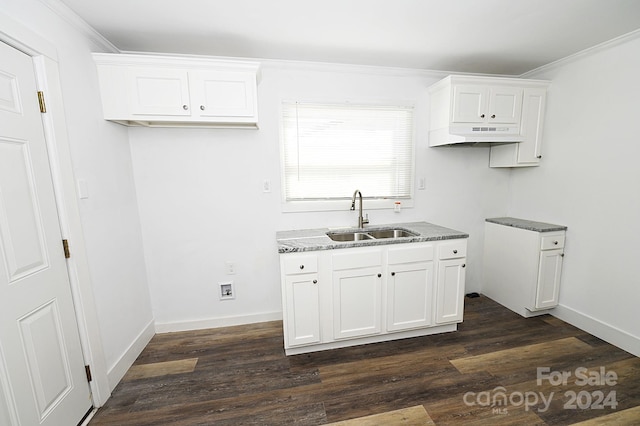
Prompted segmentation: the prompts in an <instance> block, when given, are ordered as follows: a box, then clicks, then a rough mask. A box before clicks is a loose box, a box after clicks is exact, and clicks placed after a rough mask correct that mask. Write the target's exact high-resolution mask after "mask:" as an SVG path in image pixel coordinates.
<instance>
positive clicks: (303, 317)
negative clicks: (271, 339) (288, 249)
mask: <svg viewBox="0 0 640 426" xmlns="http://www.w3.org/2000/svg"><path fill="white" fill-rule="evenodd" d="M281 267H282V270H283V271H284V277H283V286H284V291H283V294H284V295H285V297H286V300H285V302H284V303H285V305H286V306H287V307H288V309H287V310H286V312H285V314H286V315H287V317H286V318H285V319H284V321H283V323H284V325H285V327H284V332H285V335H286V337H285V338H286V340H287V341H288V342H290V344H291V345H308V344H312V343H318V342H320V292H319V286H318V262H317V257H316V256H314V255H301V256H294V257H286V258H283V259H282V263H281Z"/></svg>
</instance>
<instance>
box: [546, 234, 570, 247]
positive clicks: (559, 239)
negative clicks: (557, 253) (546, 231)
mask: <svg viewBox="0 0 640 426" xmlns="http://www.w3.org/2000/svg"><path fill="white" fill-rule="evenodd" d="M563 247H564V234H555V235H543V236H542V238H541V243H540V250H552V249H559V248H563Z"/></svg>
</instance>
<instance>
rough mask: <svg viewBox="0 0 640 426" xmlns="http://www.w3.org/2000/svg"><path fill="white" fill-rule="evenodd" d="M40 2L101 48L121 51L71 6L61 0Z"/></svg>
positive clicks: (115, 51) (43, 0)
mask: <svg viewBox="0 0 640 426" xmlns="http://www.w3.org/2000/svg"><path fill="white" fill-rule="evenodd" d="M40 2H41V3H42V4H44V5H45V6H47V7H48V8H49V9H51V10H52V11H53V12H54V13H55V14H56V15H58V16H59V17H60V18H62V19H63V20H64V21H65V22H67V23H68V24H69V25H71V26H72V27H73V28H75V29H76V30H77V31H79V32H80V33H82V34H83V35H84V36H86V37H87V38H88V39H89V40H91V41H92V42H93V43H94V44H95V45H96V46H97V47H99V48H100V49H101V50H103V51H105V52H109V53H120V49H118V48H117V47H116V46H114V45H113V44H112V43H111V42H110V41H109V40H107V39H106V38H105V37H104V36H103V35H102V34H100V33H99V32H98V31H96V30H95V29H94V28H93V27H92V26H91V25H89V24H88V23H87V22H86V21H85V20H84V19H82V18H81V17H80V16H79V15H78V14H77V13H75V12H74V11H73V10H71V9H70V8H69V6H67V5H66V4H64V3H62V2H61V1H60V0H40Z"/></svg>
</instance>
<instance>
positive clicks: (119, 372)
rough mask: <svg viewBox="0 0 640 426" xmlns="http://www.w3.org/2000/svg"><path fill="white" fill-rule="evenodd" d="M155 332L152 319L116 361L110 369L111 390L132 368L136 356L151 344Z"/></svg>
mask: <svg viewBox="0 0 640 426" xmlns="http://www.w3.org/2000/svg"><path fill="white" fill-rule="evenodd" d="M155 334H156V332H155V327H154V324H153V320H151V321H149V323H148V324H147V325H146V326H145V327H144V328H143V329H142V331H141V332H140V334H138V336H137V337H136V338H135V339H134V341H133V342H132V343H131V344H130V345H129V347H128V348H127V350H126V351H125V352H124V353H123V354H122V356H121V357H120V358H119V359H118V361H116V363H115V365H113V366H112V367H111V368H110V369H109V373H108V375H109V389H110V390H111V391H113V390H114V389H115V387H116V386H117V385H118V383H120V380H122V378H123V377H124V375H125V374H126V373H127V370H129V368H131V366H132V365H133V363H134V362H135V360H136V358H138V356H139V355H140V353H142V350H143V349H144V348H145V347H146V346H147V345H148V344H149V342H150V341H151V339H152V338H153V336H155Z"/></svg>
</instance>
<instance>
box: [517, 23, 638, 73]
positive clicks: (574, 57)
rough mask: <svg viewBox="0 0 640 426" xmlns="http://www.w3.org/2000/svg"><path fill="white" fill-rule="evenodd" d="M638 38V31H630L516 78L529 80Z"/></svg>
mask: <svg viewBox="0 0 640 426" xmlns="http://www.w3.org/2000/svg"><path fill="white" fill-rule="evenodd" d="M638 37H640V29H638V30H634V31H631V32H630V33H627V34H623V35H621V36H619V37H616V38H613V39H611V40H607V41H605V42H603V43H600V44H597V45H595V46H592V47H588V48H586V49H584V50H581V51H580V52H577V53H574V54H572V55H569V56H565V57H564V58H561V59H558V60H557V61H553V62H550V63H548V64H545V65H542V66H540V67H538V68H534V69H532V70H531V71H527V72H525V73H523V74H521V75H519V76H518V78H529V76H532V75H537V74H540V73H542V72H545V71H549V70H552V69H554V68H558V67H562V66H565V65H567V64H569V63H571V62H575V61H577V60H580V59H582V58H584V57H587V56H591V55H593V54H596V53H598V52H601V51H603V50H606V49H610V48H612V47H614V46H617V45H619V44H623V43H626V42H628V41H631V40H633V39H636V38H638Z"/></svg>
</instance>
